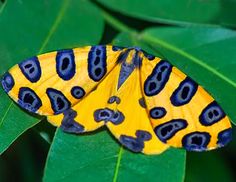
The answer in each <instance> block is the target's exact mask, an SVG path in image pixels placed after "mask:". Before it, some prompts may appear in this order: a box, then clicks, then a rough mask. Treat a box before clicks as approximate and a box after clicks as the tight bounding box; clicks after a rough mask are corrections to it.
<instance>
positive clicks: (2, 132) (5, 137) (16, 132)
mask: <svg viewBox="0 0 236 182" xmlns="http://www.w3.org/2000/svg"><path fill="white" fill-rule="evenodd" d="M38 122H39V119H36V118H35V117H32V116H30V115H28V114H26V113H25V112H24V111H23V110H21V109H20V108H19V107H18V106H17V105H15V104H14V103H13V101H11V100H10V99H9V98H8V96H7V94H6V93H5V92H4V91H3V89H2V88H0V141H1V142H0V154H2V153H3V152H4V151H5V150H6V149H7V148H8V147H9V145H10V144H11V143H12V142H13V141H14V140H16V139H17V138H18V137H19V136H20V135H21V134H22V133H23V132H25V131H26V130H27V129H28V128H30V127H32V126H34V125H35V124H37V123H38Z"/></svg>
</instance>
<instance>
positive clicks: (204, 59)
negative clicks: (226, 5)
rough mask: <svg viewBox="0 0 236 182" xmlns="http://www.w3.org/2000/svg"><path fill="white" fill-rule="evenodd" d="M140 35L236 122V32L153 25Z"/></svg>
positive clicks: (219, 29)
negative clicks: (154, 26) (198, 85)
mask: <svg viewBox="0 0 236 182" xmlns="http://www.w3.org/2000/svg"><path fill="white" fill-rule="evenodd" d="M140 37H141V38H140ZM140 37H139V38H140V39H141V40H142V41H143V42H145V43H146V44H148V45H149V47H150V46H151V47H152V49H153V50H154V52H155V50H156V51H157V50H158V52H161V53H162V54H163V55H164V57H165V58H167V59H168V60H169V61H170V62H171V63H173V64H174V65H176V66H177V67H178V68H179V69H180V70H182V71H183V72H185V73H186V74H187V75H189V76H191V77H192V78H193V79H194V80H195V81H197V82H198V83H199V84H200V85H202V86H203V87H204V88H205V89H206V90H208V91H209V93H211V94H212V95H213V97H214V98H215V99H216V101H218V102H219V103H220V105H221V106H222V107H223V108H224V110H225V112H226V113H227V114H228V115H229V116H230V118H231V119H232V121H233V122H234V123H235V124H236V115H235V110H234V109H233V108H236V102H232V101H235V100H236V94H233V93H235V92H236V74H235V60H236V54H235V52H236V47H235V44H236V32H235V31H232V30H228V29H221V28H200V27H199V28H196V27H195V28H193V27H192V28H176V27H170V28H152V29H149V30H145V31H144V32H143V34H142V35H141V36H140Z"/></svg>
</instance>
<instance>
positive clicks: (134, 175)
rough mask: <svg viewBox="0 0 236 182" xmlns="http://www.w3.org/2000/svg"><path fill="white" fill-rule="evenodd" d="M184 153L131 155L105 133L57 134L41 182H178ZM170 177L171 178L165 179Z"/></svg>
mask: <svg viewBox="0 0 236 182" xmlns="http://www.w3.org/2000/svg"><path fill="white" fill-rule="evenodd" d="M184 166H185V152H184V151H183V150H176V149H172V150H168V151H167V152H165V153H163V154H161V155H154V156H147V155H143V154H134V153H132V152H129V151H127V150H125V149H123V148H121V147H120V145H119V144H118V143H117V141H116V140H115V139H114V138H112V137H111V136H110V135H109V134H108V133H107V132H106V131H99V132H93V133H91V134H90V135H81V136H76V135H68V134H65V133H63V132H62V131H61V130H60V129H58V130H57V132H56V134H55V137H54V141H53V143H52V146H51V149H50V151H49V155H48V159H47V164H46V169H45V175H44V181H45V182H48V181H75V180H78V179H81V180H82V181H84V182H85V181H123V182H126V181H127V182H128V181H130V180H135V181H144V180H148V181H160V182H161V181H163V182H164V181H173V182H177V181H182V180H183V178H184ZM169 174H171V175H169Z"/></svg>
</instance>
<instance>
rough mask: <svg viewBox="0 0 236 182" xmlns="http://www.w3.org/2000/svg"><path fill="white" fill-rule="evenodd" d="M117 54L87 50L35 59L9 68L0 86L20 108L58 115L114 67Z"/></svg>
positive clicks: (108, 49)
mask: <svg viewBox="0 0 236 182" xmlns="http://www.w3.org/2000/svg"><path fill="white" fill-rule="evenodd" d="M119 54H120V50H119V49H117V47H112V46H92V47H91V46H88V47H83V48H75V49H68V50H60V51H55V52H50V53H46V54H42V55H39V56H37V57H33V58H30V59H27V60H25V61H23V62H22V63H20V64H18V65H16V66H14V67H12V68H11V69H10V70H9V72H7V73H6V74H5V75H4V77H3V79H2V85H3V88H4V90H5V91H6V92H7V93H8V94H9V95H10V97H11V98H12V99H13V100H14V101H16V102H17V103H18V104H19V105H20V106H21V107H22V108H24V109H26V110H28V111H30V112H35V113H38V114H41V115H53V114H60V113H62V112H64V111H66V110H68V109H69V108H71V107H73V106H74V105H75V104H77V103H78V102H79V101H80V100H81V99H82V98H83V97H85V96H86V95H87V94H88V93H89V92H90V91H91V90H93V89H94V88H95V87H96V85H97V84H98V82H99V81H101V80H102V79H103V78H104V77H105V76H106V75H107V74H108V73H109V72H110V71H111V70H112V68H113V67H114V66H115V64H116V60H117V57H118V55H119Z"/></svg>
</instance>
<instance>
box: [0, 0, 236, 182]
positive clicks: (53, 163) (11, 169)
mask: <svg viewBox="0 0 236 182" xmlns="http://www.w3.org/2000/svg"><path fill="white" fill-rule="evenodd" d="M235 9H236V1H233V0H231V1H229V0H208V1H202V0H178V1H173V0H158V1H156V0H148V1H147V0H97V1H92V0H91V1H89V0H62V1H57V0H42V1H32V0H17V1H14V0H5V1H3V0H2V1H0V75H3V74H4V72H5V71H6V70H8V69H9V68H10V67H11V66H13V65H14V64H16V63H18V62H20V61H22V60H24V59H26V58H28V57H31V56H33V55H37V54H41V53H44V52H48V51H52V50H57V49H63V48H71V47H80V46H84V45H96V44H114V45H122V46H140V47H141V48H143V49H144V50H146V51H147V52H150V53H152V54H154V55H158V56H161V57H163V58H166V59H168V60H169V61H170V62H171V63H172V64H174V65H176V66H177V67H179V68H180V69H181V70H182V71H184V72H185V73H187V74H188V75H189V76H191V77H192V78H194V79H195V80H196V81H197V82H198V83H199V84H201V85H202V86H203V87H205V88H206V89H207V90H208V91H209V92H210V93H212V95H213V96H214V97H215V98H216V100H217V101H218V102H219V103H220V104H221V105H222V107H223V108H224V110H225V112H226V113H227V114H228V115H229V116H230V118H231V119H232V122H233V123H236V109H235V108H236V71H235V69H236V31H235V27H236V12H235ZM16 139H17V140H16ZM235 149H236V142H235V139H234V140H233V141H232V142H231V143H230V145H228V146H227V147H226V148H224V149H219V150H216V151H211V152H205V153H186V152H185V151H184V150H182V149H170V150H168V151H167V152H165V153H163V154H161V155H156V156H145V155H142V154H133V153H132V152H129V151H127V150H126V149H124V148H122V147H121V146H120V145H119V144H118V143H117V142H116V140H115V139H114V138H113V137H112V136H111V135H110V134H109V132H107V130H106V129H101V130H100V131H97V132H93V133H91V134H85V135H82V136H75V135H68V134H65V133H63V132H61V130H60V129H55V128H54V127H52V126H50V125H49V124H48V123H47V122H46V120H45V118H43V117H38V116H32V115H30V114H29V113H26V112H25V111H23V110H21V109H20V108H19V107H18V106H16V105H15V104H14V103H13V102H12V101H11V100H10V99H9V98H8V96H7V95H6V94H5V93H4V92H3V90H2V89H0V153H1V156H0V181H9V180H18V181H19V180H22V181H42V180H44V181H45V182H47V181H78V180H81V181H114V182H115V181H122V182H123V181H124V182H125V181H130V180H135V181H159V182H160V181H170V182H171V181H174V182H179V181H190V182H192V181H193V182H195V181H196V182H197V181H224V182H228V181H235V180H236V177H235V174H234V167H235V162H236V159H235V157H234V153H235ZM13 174H14V175H13Z"/></svg>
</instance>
